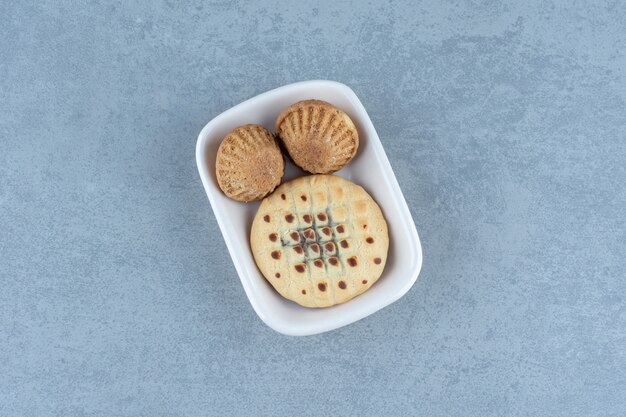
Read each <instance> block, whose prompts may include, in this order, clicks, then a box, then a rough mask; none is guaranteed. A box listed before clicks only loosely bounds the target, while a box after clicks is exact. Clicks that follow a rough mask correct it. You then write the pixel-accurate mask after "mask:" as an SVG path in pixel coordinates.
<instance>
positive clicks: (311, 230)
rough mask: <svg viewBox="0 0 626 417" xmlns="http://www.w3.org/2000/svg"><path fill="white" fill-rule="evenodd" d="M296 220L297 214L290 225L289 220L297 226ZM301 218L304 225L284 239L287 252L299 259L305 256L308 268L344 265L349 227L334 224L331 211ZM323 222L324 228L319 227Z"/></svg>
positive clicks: (292, 230) (282, 240) (282, 241)
mask: <svg viewBox="0 0 626 417" xmlns="http://www.w3.org/2000/svg"><path fill="white" fill-rule="evenodd" d="M295 217H296V216H294V215H293V214H287V215H286V216H285V220H286V221H287V222H288V223H289V220H292V222H293V220H295ZM301 217H302V219H303V221H304V225H299V226H298V227H296V228H294V229H290V230H289V231H287V232H286V233H284V234H283V236H281V238H280V239H281V246H282V247H283V248H284V249H285V250H293V251H294V252H295V253H296V254H298V255H304V261H305V262H306V263H307V264H313V265H314V266H316V267H318V268H319V267H323V266H325V265H326V263H330V264H331V265H333V266H336V265H337V263H343V262H344V260H342V256H341V255H342V254H341V251H342V250H345V249H347V248H349V247H350V234H349V232H348V227H347V226H346V224H344V223H341V222H337V223H335V222H333V221H332V217H331V215H330V213H329V212H328V211H323V212H320V213H316V214H310V213H306V214H304V215H302V216H301ZM320 222H321V223H322V224H321V225H319V224H318V223H320ZM270 239H271V238H270ZM315 261H319V262H315ZM320 262H322V263H320ZM309 266H312V265H309Z"/></svg>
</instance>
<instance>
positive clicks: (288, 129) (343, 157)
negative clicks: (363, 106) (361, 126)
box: [276, 100, 359, 174]
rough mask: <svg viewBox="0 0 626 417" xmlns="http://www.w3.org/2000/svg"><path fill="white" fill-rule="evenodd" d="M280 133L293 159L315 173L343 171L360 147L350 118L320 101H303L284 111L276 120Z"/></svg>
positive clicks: (278, 132)
mask: <svg viewBox="0 0 626 417" xmlns="http://www.w3.org/2000/svg"><path fill="white" fill-rule="evenodd" d="M276 134H277V135H278V137H279V139H280V140H281V141H282V143H283V145H284V147H285V149H286V150H287V152H288V153H289V156H290V157H291V159H292V160H293V162H294V163H295V164H296V165H298V166H299V167H300V168H302V169H303V170H305V171H308V172H310V173H313V174H330V173H332V172H335V171H338V170H340V169H341V168H342V167H343V166H344V165H346V164H347V163H348V162H350V160H351V159H352V158H353V157H354V155H355V154H356V151H357V149H358V147H359V134H358V132H357V130H356V127H355V126H354V123H352V120H351V119H350V117H349V116H348V115H347V114H346V113H344V112H343V111H342V110H339V109H338V108H337V107H335V106H333V105H332V104H330V103H327V102H325V101H320V100H304V101H300V102H298V103H295V104H292V105H291V106H289V107H287V108H286V109H285V110H283V112H282V113H281V114H280V116H278V119H277V120H276Z"/></svg>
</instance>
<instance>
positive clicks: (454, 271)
mask: <svg viewBox="0 0 626 417" xmlns="http://www.w3.org/2000/svg"><path fill="white" fill-rule="evenodd" d="M27 3H33V4H31V5H28V4H27ZM259 3H260V2H259ZM625 27H626V5H625V4H624V3H623V2H620V1H612V2H608V1H607V2H605V1H597V2H596V1H594V2H582V1H573V2H572V1H559V2H551V1H523V2H506V3H503V2H498V1H470V2H463V1H452V2H441V1H432V2H418V3H416V2H412V1H406V2H400V1H393V2H389V3H382V2H380V3H378V2H374V1H370V2H360V1H354V2H351V3H343V2H339V1H328V2H323V3H319V4H316V5H315V6H314V7H313V6H308V7H305V6H296V5H295V4H289V3H287V2H286V3H278V2H269V1H266V2H263V5H259V4H252V3H250V4H248V3H246V2H238V1H217V2H201V1H196V2H193V4H186V5H182V4H179V2H175V1H166V2H160V1H159V2H147V1H146V2H126V1H120V2H82V1H56V0H55V1H43V2H20V1H14V2H12V1H3V2H1V3H0V141H1V142H0V280H1V282H0V283H1V287H0V415H2V416H46V415H55V416H141V415H143V416H206V415H216V416H230V415H232V416H294V415H319V416H327V415H337V416H388V415H389V416H404V415H424V416H459V415H467V416H502V415H515V416H517V415H519V416H522V415H549V416H624V415H626V394H625V393H626V296H625V293H626V227H625V220H626V185H625V184H626V168H625V166H626V56H625V50H626V29H625ZM307 79H332V80H337V81H341V82H344V83H346V84H348V85H350V86H351V87H352V88H353V89H354V90H355V92H356V93H357V94H358V95H359V97H360V99H361V101H362V102H363V103H364V105H365V106H366V108H367V110H368V111H369V113H370V115H371V117H372V119H373V122H374V125H375V126H376V127H377V130H378V132H379V134H380V137H381V140H382V142H383V144H384V146H385V148H386V150H387V154H388V156H389V159H390V160H391V164H392V166H393V168H394V170H395V172H396V175H397V177H398V181H399V182H400V185H401V187H402V188H403V190H404V193H405V197H406V199H407V202H408V204H409V206H410V208H411V212H412V214H413V217H414V219H415V223H416V225H417V229H418V231H419V233H420V235H421V239H422V244H423V248H424V267H423V269H422V273H421V276H420V279H419V280H418V282H417V283H416V285H415V286H414V287H413V288H412V290H411V291H409V293H408V294H407V295H406V296H405V297H404V298H402V299H401V300H400V301H398V302H397V303H395V304H393V305H391V306H390V307H388V308H386V309H384V310H382V311H380V312H378V313H377V314H375V315H373V316H370V317H368V318H366V319H364V320H362V321H360V322H358V323H356V324H354V325H351V326H348V327H345V328H342V329H340V330H337V331H333V332H330V333H327V334H323V335H319V336H314V337H308V338H291V337H285V336H282V335H279V334H277V333H275V332H274V331H272V330H271V329H269V328H268V327H266V326H265V325H264V324H263V323H262V322H261V321H260V320H259V319H258V318H257V317H256V315H255V313H254V311H253V310H252V308H251V307H250V305H249V303H248V301H247V299H246V296H245V294H244V291H243V289H242V287H241V284H240V282H239V279H238V278H237V275H236V272H235V269H234V267H233V265H232V263H231V261H230V259H229V257H228V254H227V251H226V247H225V245H224V242H223V240H222V237H221V235H220V232H219V230H218V227H217V224H216V222H215V218H214V216H213V213H212V211H211V208H210V205H209V203H208V201H207V198H206V195H205V194H204V190H203V189H202V185H201V183H200V179H199V177H198V174H197V170H196V166H195V162H194V146H195V142H196V138H197V134H198V132H199V131H200V129H201V128H202V127H203V125H204V124H205V123H206V122H207V121H209V120H210V119H211V118H213V117H214V116H216V115H217V114H219V113H220V112H222V111H223V110H226V109H227V108H229V107H231V106H233V105H235V104H237V103H239V102H241V101H242V100H244V99H247V98H249V97H251V96H254V95H256V94H258V93H261V92H263V91H266V90H269V89H272V88H274V87H278V86H280V85H283V84H287V83H290V82H294V81H300V80H307Z"/></svg>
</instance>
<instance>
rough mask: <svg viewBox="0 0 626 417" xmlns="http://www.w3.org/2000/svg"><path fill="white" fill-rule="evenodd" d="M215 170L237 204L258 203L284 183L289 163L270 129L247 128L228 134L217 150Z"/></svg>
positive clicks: (224, 188)
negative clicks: (282, 181)
mask: <svg viewBox="0 0 626 417" xmlns="http://www.w3.org/2000/svg"><path fill="white" fill-rule="evenodd" d="M215 170H216V174H217V183H218V184H219V186H220V188H221V189H222V191H223V192H224V194H226V195H227V196H228V197H230V198H232V199H233V200H237V201H256V200H260V199H262V198H263V197H265V196H266V195H268V194H269V193H271V192H272V190H274V188H276V186H277V185H278V184H280V180H281V178H282V177H283V174H284V172H285V160H284V159H283V154H282V153H281V151H280V147H279V146H278V142H277V141H276V138H275V137H274V135H272V133H271V132H270V131H269V130H267V129H266V128H264V127H263V126H259V125H245V126H240V127H238V128H236V129H234V130H233V131H231V132H230V133H229V134H228V135H226V137H225V138H224V140H223V141H222V143H221V145H220V147H219V149H218V151H217V160H216V163H215Z"/></svg>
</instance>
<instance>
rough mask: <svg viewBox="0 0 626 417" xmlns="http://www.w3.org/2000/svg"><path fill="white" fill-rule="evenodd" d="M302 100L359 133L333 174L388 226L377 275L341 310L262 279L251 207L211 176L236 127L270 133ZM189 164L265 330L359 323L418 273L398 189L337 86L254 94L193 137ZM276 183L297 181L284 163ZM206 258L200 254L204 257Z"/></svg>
mask: <svg viewBox="0 0 626 417" xmlns="http://www.w3.org/2000/svg"><path fill="white" fill-rule="evenodd" d="M304 99H320V100H325V101H328V102H330V103H332V104H334V105H335V106H337V107H339V108H340V109H342V110H343V111H345V112H346V113H347V114H348V115H349V116H350V117H351V118H352V120H353V121H354V124H355V125H356V127H357V129H358V131H359V149H358V152H357V154H356V156H355V158H354V159H353V160H352V161H351V162H350V163H349V164H348V165H347V166H346V167H344V168H343V169H342V170H341V171H339V172H337V173H336V175H340V176H342V177H344V178H347V179H349V180H351V181H353V182H355V183H357V184H359V185H361V186H363V187H364V188H365V189H366V190H367V191H368V192H369V193H370V194H371V195H372V196H373V197H374V199H375V200H376V201H377V202H378V204H379V205H380V207H381V209H382V211H383V213H384V215H385V218H386V219H387V223H388V225H389V237H390V240H389V254H388V260H387V264H386V266H385V270H384V272H383V274H382V276H381V277H380V279H379V280H378V282H376V283H375V284H374V285H373V286H372V287H371V288H370V289H369V290H368V291H366V292H365V293H363V294H362V295H360V296H358V297H356V298H354V299H352V300H350V301H348V302H347V303H345V304H341V305H337V306H333V307H330V308H323V309H312V308H305V307H301V306H300V305H298V304H296V303H294V302H292V301H289V300H286V299H284V298H283V297H281V296H280V295H279V294H278V293H277V292H276V291H274V289H273V288H272V286H271V285H270V284H269V283H268V282H267V281H266V280H265V278H263V276H262V275H261V273H260V272H259V270H258V269H257V267H256V264H255V263H254V258H253V256H252V252H251V251H250V245H249V243H248V242H249V233H250V227H251V225H252V220H253V218H254V215H255V213H256V210H257V208H258V206H259V203H258V202H257V203H240V202H237V201H233V200H230V199H229V198H227V197H226V196H225V195H224V194H223V193H222V192H221V191H220V189H219V187H218V185H217V179H216V178H215V156H216V154H217V149H218V147H219V145H220V142H221V141H222V139H223V138H224V136H225V135H226V134H227V133H228V132H229V131H231V130H232V129H234V128H235V127H237V126H240V125H243V124H247V123H258V124H260V125H263V126H265V127H266V128H268V129H270V130H271V131H274V122H275V121H276V117H277V116H278V114H279V113H280V112H281V111H282V110H283V109H284V108H285V107H287V106H288V105H290V104H292V103H295V102H297V101H300V100H304ZM196 162H197V164H198V171H199V172H200V178H201V179H202V183H203V184H204V189H205V190H206V193H207V196H208V197H209V201H210V202H211V206H212V207H213V212H214V213H215V218H216V219H217V223H218V224H219V226H220V229H221V231H222V235H223V236H224V240H225V241H226V246H227V247H228V250H229V252H230V256H231V258H232V259H233V262H234V264H235V268H236V269H237V273H238V274H239V279H240V280H241V283H242V284H243V288H244V289H245V291H246V294H247V295H248V299H249V300H250V303H251V304H252V307H253V308H254V311H256V313H257V314H258V315H259V317H260V318H261V320H263V321H264V322H265V323H266V324H267V325H268V326H270V327H271V328H272V329H274V330H276V331H278V332H280V333H284V334H287V335H293V336H304V335H312V334H316V333H321V332H325V331H328V330H332V329H336V328H338V327H341V326H345V325H347V324H350V323H353V322H355V321H357V320H360V319H362V318H364V317H366V316H368V315H370V314H372V313H374V312H376V311H378V310H380V309H381V308H383V307H385V306H388V305H389V304H391V303H393V302H394V301H396V300H397V299H399V298H400V297H402V296H403V295H404V294H405V293H406V292H407V291H408V290H409V289H410V288H411V286H413V283H415V280H416V279H417V276H418V275H419V272H420V269H421V267H422V248H421V245H420V241H419V237H418V235H417V231H416V230H415V224H414V223H413V219H412V218H411V213H410V212H409V209H408V207H407V205H406V201H405V200H404V196H403V195H402V191H401V190H400V186H399V185H398V182H397V181H396V177H395V175H394V174H393V171H392V169H391V166H390V165H389V160H388V159H387V155H385V151H384V149H383V147H382V144H381V143H380V139H379V138H378V134H377V133H376V130H375V129H374V126H373V125H372V121H371V120H370V118H369V116H368V115H367V112H366V111H365V108H364V107H363V105H362V104H361V102H360V101H359V99H358V98H357V96H356V95H355V94H354V92H353V91H352V90H351V89H350V88H349V87H347V86H346V85H344V84H340V83H337V82H334V81H304V82H299V83H295V84H289V85H286V86H284V87H280V88H277V89H275V90H271V91H268V92H266V93H263V94H260V95H258V96H256V97H254V98H251V99H250V100H247V101H244V102H243V103H241V104H238V105H237V106H235V107H233V108H231V109H230V110H227V111H225V112H224V113H222V114H220V115H219V116H217V117H216V118H215V119H213V120H211V121H210V122H209V123H208V124H207V125H206V126H205V127H204V129H202V131H201V132H200V135H199V136H198V143H197V145H196ZM285 171H286V173H285V178H284V179H283V180H284V181H286V180H289V179H292V178H295V177H298V176H301V175H305V173H304V172H302V171H301V170H300V169H299V168H297V167H295V166H294V165H293V164H292V163H291V162H289V160H287V162H286V167H285ZM207 255H208V254H207Z"/></svg>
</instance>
